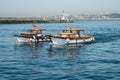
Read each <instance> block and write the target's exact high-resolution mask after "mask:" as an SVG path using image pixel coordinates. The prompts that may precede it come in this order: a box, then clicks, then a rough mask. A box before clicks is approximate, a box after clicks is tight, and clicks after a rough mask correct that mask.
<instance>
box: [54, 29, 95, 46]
mask: <svg viewBox="0 0 120 80" xmlns="http://www.w3.org/2000/svg"><path fill="white" fill-rule="evenodd" d="M93 41H94V37H93V36H89V35H88V34H86V33H85V31H84V30H82V29H77V28H71V27H68V29H63V31H62V32H61V33H59V34H55V35H53V36H52V44H53V45H65V44H78V43H90V42H93Z"/></svg>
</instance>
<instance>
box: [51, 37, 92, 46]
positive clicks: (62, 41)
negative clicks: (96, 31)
mask: <svg viewBox="0 0 120 80" xmlns="http://www.w3.org/2000/svg"><path fill="white" fill-rule="evenodd" d="M93 41H94V37H90V38H87V39H85V38H83V39H72V40H71V39H61V38H52V44H57V45H64V44H76V43H91V42H93Z"/></svg>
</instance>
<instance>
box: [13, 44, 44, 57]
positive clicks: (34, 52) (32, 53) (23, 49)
mask: <svg viewBox="0 0 120 80" xmlns="http://www.w3.org/2000/svg"><path fill="white" fill-rule="evenodd" d="M42 47H43V43H32V44H29V43H17V44H15V47H14V49H15V53H18V54H20V53H22V54H25V55H26V56H27V57H28V58H32V59H37V58H39V55H40V54H39V53H40V52H41V51H40V50H41V48H42Z"/></svg>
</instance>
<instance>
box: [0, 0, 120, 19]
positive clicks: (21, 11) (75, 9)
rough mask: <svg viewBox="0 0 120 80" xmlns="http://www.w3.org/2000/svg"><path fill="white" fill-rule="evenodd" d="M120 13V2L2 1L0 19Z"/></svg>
mask: <svg viewBox="0 0 120 80" xmlns="http://www.w3.org/2000/svg"><path fill="white" fill-rule="evenodd" d="M63 11H65V12H66V13H69V14H80V13H84V14H88V13H93V14H94V13H103V12H106V13H120V0H0V17H41V16H54V15H60V14H62V12H63Z"/></svg>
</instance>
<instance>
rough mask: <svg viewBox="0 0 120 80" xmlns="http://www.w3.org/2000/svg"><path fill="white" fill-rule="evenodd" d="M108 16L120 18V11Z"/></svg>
mask: <svg viewBox="0 0 120 80" xmlns="http://www.w3.org/2000/svg"><path fill="white" fill-rule="evenodd" d="M106 16H108V17H109V18H120V14H119V13H112V14H107V15H106Z"/></svg>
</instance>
